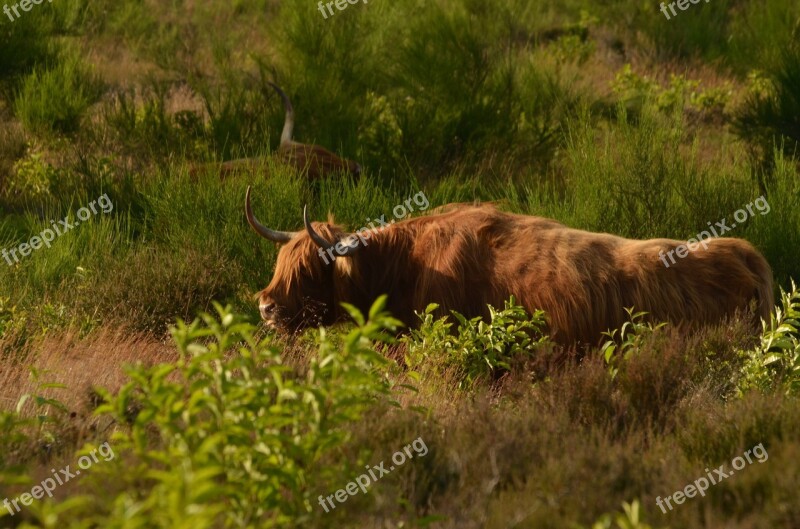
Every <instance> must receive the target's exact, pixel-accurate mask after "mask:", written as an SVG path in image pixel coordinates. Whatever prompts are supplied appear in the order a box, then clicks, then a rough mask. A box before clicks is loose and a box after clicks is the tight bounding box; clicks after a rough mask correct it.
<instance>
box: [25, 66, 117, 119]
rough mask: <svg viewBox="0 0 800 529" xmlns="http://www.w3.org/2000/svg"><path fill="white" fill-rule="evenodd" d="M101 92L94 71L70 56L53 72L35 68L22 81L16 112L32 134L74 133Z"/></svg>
mask: <svg viewBox="0 0 800 529" xmlns="http://www.w3.org/2000/svg"><path fill="white" fill-rule="evenodd" d="M102 89H103V87H102V84H101V82H100V80H99V79H98V78H97V77H96V75H95V74H94V73H93V72H92V70H91V68H90V67H88V66H86V65H85V64H84V63H83V62H82V61H81V60H80V59H79V58H78V57H77V56H75V55H69V56H68V57H67V58H66V59H63V60H59V61H58V62H57V63H56V64H55V66H53V67H52V68H45V67H42V66H37V67H36V68H34V70H33V72H32V73H31V74H30V75H28V76H27V77H26V78H25V80H24V81H23V83H22V88H20V91H19V93H18V94H17V98H16V100H15V102H14V108H15V111H16V114H17V117H18V118H19V119H20V121H22V123H23V125H25V127H26V128H27V129H28V130H29V131H32V132H36V133H44V132H63V133H71V132H75V131H76V130H77V129H78V126H79V124H80V121H81V118H82V117H83V116H84V114H85V113H86V111H87V110H88V108H89V107H90V106H91V105H92V104H94V103H95V102H96V101H97V100H98V99H99V97H100V95H101V93H102Z"/></svg>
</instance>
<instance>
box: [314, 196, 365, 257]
mask: <svg viewBox="0 0 800 529" xmlns="http://www.w3.org/2000/svg"><path fill="white" fill-rule="evenodd" d="M303 223H304V224H305V225H306V231H307V232H308V235H309V236H311V240H312V241H314V243H315V244H316V245H317V246H319V247H320V248H323V249H325V250H327V249H329V248H332V247H333V246H335V243H332V242H329V241H328V240H327V239H325V237H323V236H322V235H320V234H319V233H317V232H316V231H315V230H314V227H313V226H311V221H310V220H308V207H304V208H303ZM351 237H352V236H351ZM359 248H361V247H360V246H359V245H357V244H351V243H346V244H344V250H343V251H342V252H339V251H338V250H337V251H336V255H338V256H341V257H347V256H350V255H353V254H354V253H356V252H357V251H358V249H359Z"/></svg>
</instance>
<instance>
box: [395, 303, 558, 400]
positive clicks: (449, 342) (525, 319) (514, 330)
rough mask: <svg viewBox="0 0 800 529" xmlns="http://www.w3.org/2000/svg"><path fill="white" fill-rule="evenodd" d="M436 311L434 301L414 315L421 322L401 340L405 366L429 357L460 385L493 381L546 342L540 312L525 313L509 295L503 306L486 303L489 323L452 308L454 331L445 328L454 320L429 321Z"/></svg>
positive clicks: (423, 360) (415, 365)
mask: <svg viewBox="0 0 800 529" xmlns="http://www.w3.org/2000/svg"><path fill="white" fill-rule="evenodd" d="M436 309H438V305H436V304H435V303H433V304H431V305H428V307H427V308H426V309H425V312H424V313H423V314H420V315H419V317H420V319H421V320H422V324H421V325H420V327H419V329H413V330H412V331H411V332H410V334H409V335H408V336H405V337H403V338H402V339H401V341H402V342H403V343H405V344H406V347H407V352H406V355H405V361H406V365H408V367H410V368H411V369H418V368H419V367H420V366H421V365H423V364H426V363H429V362H431V361H432V363H433V365H435V366H438V367H440V368H441V369H442V370H443V371H444V370H453V371H455V372H456V373H457V377H458V379H459V387H462V388H469V387H472V386H474V385H475V384H476V383H478V382H485V381H487V380H490V381H491V380H494V379H497V378H498V377H499V376H501V375H502V374H503V373H506V372H508V371H510V370H511V369H512V367H514V366H516V365H519V363H520V362H521V361H524V360H525V359H526V358H528V357H529V356H530V355H531V354H533V353H534V352H535V351H536V350H537V349H539V348H541V347H543V346H545V345H547V344H549V343H550V340H549V337H548V336H547V334H545V332H544V331H545V328H546V326H547V322H546V321H545V315H544V311H541V310H537V311H536V312H534V313H533V314H532V315H529V314H528V312H527V311H526V310H525V308H524V307H522V306H520V305H517V304H516V302H515V300H514V297H513V296H512V297H511V299H510V300H509V301H506V303H505V308H504V309H503V310H497V309H495V308H494V307H492V306H489V321H488V322H487V321H484V320H483V318H481V317H476V318H472V319H470V320H468V319H466V318H465V317H464V316H463V315H461V314H459V313H458V312H456V311H451V313H452V315H453V318H455V320H456V321H457V322H458V328H457V329H456V334H455V335H453V334H451V332H450V330H451V327H452V326H453V323H451V322H449V321H448V320H449V318H447V317H444V318H440V319H434V317H433V314H434V312H435V311H436ZM440 355H442V357H441V358H437V357H438V356H440Z"/></svg>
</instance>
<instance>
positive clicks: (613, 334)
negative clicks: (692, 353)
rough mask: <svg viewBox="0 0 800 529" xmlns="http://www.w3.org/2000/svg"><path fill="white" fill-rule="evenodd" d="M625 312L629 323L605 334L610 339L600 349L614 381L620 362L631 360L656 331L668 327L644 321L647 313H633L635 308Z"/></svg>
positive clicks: (661, 323) (662, 323) (663, 324)
mask: <svg viewBox="0 0 800 529" xmlns="http://www.w3.org/2000/svg"><path fill="white" fill-rule="evenodd" d="M625 312H627V313H628V321H626V322H625V323H623V324H622V327H620V328H619V329H613V330H611V331H608V332H604V333H603V334H604V335H606V336H608V338H609V339H608V340H607V341H606V342H605V343H604V344H603V345H602V347H600V354H601V355H602V356H603V360H604V361H605V363H606V365H607V366H608V372H609V374H610V375H611V378H612V379H613V378H615V377H616V376H617V373H619V364H620V362H625V361H627V360H629V359H630V357H631V355H633V354H635V353H636V352H637V351H639V350H640V349H641V348H642V346H643V345H644V342H645V340H648V339H650V337H651V336H652V335H653V334H654V333H655V332H656V331H658V330H659V329H661V328H662V327H665V326H666V325H667V324H666V323H665V322H660V323H657V324H653V323H652V322H645V321H643V320H644V317H645V316H646V315H647V313H646V312H633V308H630V309H625ZM617 333H619V338H618V337H617ZM617 340H619V341H617Z"/></svg>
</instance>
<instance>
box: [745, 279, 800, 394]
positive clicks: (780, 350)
mask: <svg viewBox="0 0 800 529" xmlns="http://www.w3.org/2000/svg"><path fill="white" fill-rule="evenodd" d="M781 305H782V306H783V308H782V309H781V308H776V309H775V312H774V313H773V314H772V315H770V321H769V322H768V323H767V322H763V328H764V330H763V332H762V334H761V337H760V340H759V345H757V346H756V347H755V348H753V349H752V350H750V351H744V352H742V356H743V357H744V358H745V363H744V365H743V366H742V373H741V374H742V377H741V379H740V380H739V394H740V395H743V394H744V393H745V392H746V391H748V390H750V389H759V390H762V391H771V390H775V389H780V390H782V391H784V392H785V393H786V394H790V395H796V394H798V393H799V392H800V290H798V288H797V286H796V285H795V284H794V281H792V289H791V291H790V292H784V291H783V289H781Z"/></svg>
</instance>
